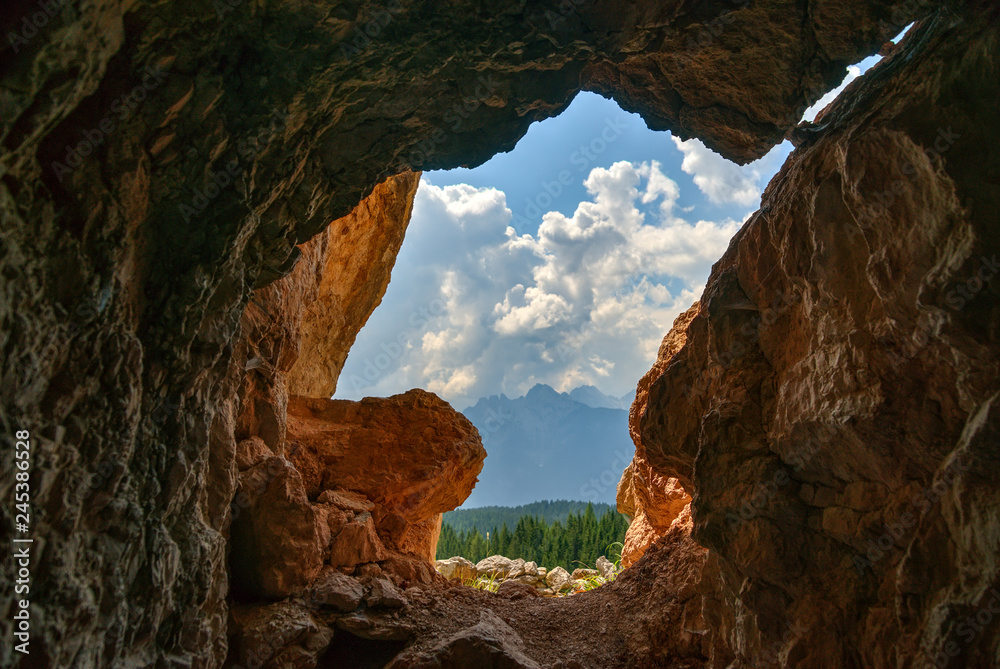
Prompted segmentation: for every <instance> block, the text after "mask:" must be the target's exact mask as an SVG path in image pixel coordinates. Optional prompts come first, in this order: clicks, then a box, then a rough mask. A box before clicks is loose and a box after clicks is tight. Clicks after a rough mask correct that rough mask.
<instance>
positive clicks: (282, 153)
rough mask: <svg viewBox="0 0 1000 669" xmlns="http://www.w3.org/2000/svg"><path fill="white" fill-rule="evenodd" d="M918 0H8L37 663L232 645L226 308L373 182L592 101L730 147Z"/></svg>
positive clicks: (11, 215)
mask: <svg viewBox="0 0 1000 669" xmlns="http://www.w3.org/2000/svg"><path fill="white" fill-rule="evenodd" d="M937 6H938V3H931V2H920V1H918V0H906V1H900V2H868V3H860V2H845V1H838V0H828V1H820V2H812V3H808V4H805V3H788V2H778V1H776V0H766V1H762V2H755V3H741V2H732V1H730V0H726V1H724V2H708V3H701V2H698V3H695V2H671V3H659V2H636V3H630V4H628V5H625V6H621V5H620V3H615V2H611V1H610V0H606V1H597V2H577V1H576V0H570V1H569V2H562V3H555V2H553V3H551V4H546V3H518V2H496V3H488V4H485V5H484V4H473V3H463V2H452V3H434V2H429V1H416V0H413V1H403V0H400V1H399V2H387V3H385V4H384V5H383V4H380V3H375V2H350V3H347V2H329V1H327V2H319V1H314V2H309V1H301V2H273V1H271V2H268V1H259V2H252V3H243V2H239V1H237V0H222V1H220V2H216V3H212V4H204V3H195V2H188V1H184V0H171V1H167V2H151V1H142V0H131V1H125V0H121V1H109V2H100V3H94V2H80V3H55V4H39V5H33V4H30V3H27V2H16V3H14V4H13V5H12V7H11V10H10V11H9V12H6V13H5V15H4V17H3V18H2V19H0V21H2V28H3V30H2V32H3V35H4V37H5V38H4V40H3V41H2V43H0V49H2V51H0V109H2V110H3V113H2V116H0V216H2V225H0V273H2V276H3V282H2V283H0V332H2V334H3V337H2V339H0V347H2V350H3V356H2V362H0V375H2V376H0V378H2V381H3V383H2V384H0V398H2V402H0V423H2V424H3V439H4V440H5V443H6V441H10V440H11V437H12V435H13V434H14V433H15V431H17V430H22V429H23V430H29V431H30V433H31V443H32V449H33V459H32V474H31V489H32V504H33V528H32V533H33V536H34V537H35V541H36V544H35V548H34V550H35V553H34V555H33V570H34V571H33V574H32V576H33V588H32V597H31V600H32V616H33V619H32V620H33V623H32V624H33V637H32V638H33V644H34V645H33V649H32V661H33V662H35V663H38V665H39V666H73V665H74V664H76V665H78V666H103V665H113V664H126V665H141V666H153V665H158V666H216V665H218V664H219V663H220V662H221V661H222V658H223V657H225V654H226V638H225V628H226V618H227V613H226V606H225V604H224V599H225V595H226V589H227V578H226V550H227V546H226V532H227V527H228V522H229V515H230V513H229V510H230V504H231V500H232V498H233V496H234V494H235V492H236V485H237V476H236V466H235V459H236V452H235V446H236V439H235V437H234V435H235V434H236V432H237V430H238V429H240V426H239V425H238V420H237V417H238V415H239V413H240V410H241V387H242V386H243V384H244V382H245V380H246V377H247V374H248V372H254V370H253V369H251V370H248V369H247V368H246V364H247V362H248V361H239V360H238V358H239V356H238V355H237V351H238V350H240V347H242V346H245V345H246V341H245V340H244V339H243V337H244V336H245V335H246V331H245V329H244V325H243V324H241V320H242V319H243V317H244V314H245V313H246V307H247V304H248V303H249V301H250V299H251V295H252V293H253V291H254V290H258V289H262V288H265V287H267V286H268V285H270V284H272V283H273V282H274V281H275V280H277V279H278V278H280V277H282V276H284V275H286V274H288V273H289V272H290V271H291V270H292V269H293V267H294V265H295V262H296V260H298V259H299V252H297V251H296V250H295V249H296V247H297V246H298V245H299V244H301V243H303V242H305V241H307V240H309V239H310V238H312V237H313V236H314V235H316V234H317V233H318V232H320V231H322V230H323V229H325V228H326V227H327V226H328V225H329V224H330V223H331V221H334V220H337V219H340V218H342V217H343V216H346V215H348V214H349V213H350V212H351V211H352V210H353V209H354V207H355V206H356V205H357V204H358V202H359V201H361V200H362V199H363V198H364V197H365V196H367V195H368V194H369V193H371V191H372V189H373V188H374V187H375V186H376V185H377V184H379V183H381V182H383V181H384V180H385V178H387V177H389V176H392V175H395V174H398V173H402V172H406V171H413V170H420V169H428V168H440V167H451V166H456V165H459V164H465V165H474V164H478V163H480V162H482V161H483V160H485V159H486V158H488V157H489V156H490V155H493V154H494V153H496V152H498V151H502V150H507V149H509V148H511V147H512V146H513V145H514V143H515V142H516V141H517V139H518V138H519V137H520V136H522V135H523V134H524V132H525V131H526V129H527V127H528V125H529V124H530V123H531V122H533V121H535V120H539V119H542V118H546V117H549V116H552V115H555V114H557V113H559V112H560V111H562V110H563V109H564V108H565V107H566V106H567V105H568V104H569V102H570V101H571V99H572V96H573V95H574V94H575V93H576V92H577V91H579V90H582V89H588V90H595V91H598V92H602V93H604V94H608V95H614V96H615V97H616V99H617V100H618V101H619V102H620V103H621V104H622V105H623V106H624V107H625V108H626V109H629V110H634V111H638V112H640V113H642V114H643V116H644V118H646V120H647V122H648V123H650V124H651V126H652V127H655V128H658V129H671V130H673V131H675V132H676V133H677V134H678V135H680V136H682V137H688V136H692V135H697V136H699V137H701V138H702V139H703V140H705V142H706V143H707V144H708V145H709V146H711V147H713V148H715V149H717V150H719V151H720V152H722V153H723V154H725V155H727V156H729V157H731V158H733V159H736V160H740V161H746V160H749V159H752V158H754V157H757V156H759V155H761V154H762V153H764V152H765V151H766V150H767V149H768V148H769V147H770V146H771V145H772V144H774V143H775V142H776V141H778V140H779V139H780V138H781V137H782V136H784V134H785V133H786V132H787V131H788V130H789V129H791V128H792V127H793V126H794V125H795V123H796V122H797V119H798V116H799V115H800V113H801V111H802V110H803V109H804V108H805V107H806V106H807V105H808V104H810V103H811V102H813V101H814V100H816V99H818V98H819V97H820V96H821V95H822V94H823V93H824V92H826V90H827V89H829V88H830V87H832V85H833V84H834V83H836V82H835V79H836V78H838V77H839V75H840V74H841V73H842V72H843V66H844V65H845V64H846V63H849V62H854V61H857V60H859V59H860V58H861V57H863V56H864V55H867V54H870V53H872V52H874V51H875V50H876V49H877V48H878V47H879V46H880V45H881V44H882V43H883V42H884V41H885V40H886V38H887V37H889V36H891V35H893V34H895V33H896V32H898V30H899V29H900V28H901V27H902V26H903V25H905V24H906V23H908V22H909V21H910V20H912V19H913V18H916V17H919V16H922V15H926V14H928V13H929V12H931V11H932V10H933V9H935V8H936V7H937ZM970 11H972V10H970ZM848 17H849V18H848ZM956 155H957V154H956ZM983 201H986V200H983ZM966 313H971V312H966ZM351 325H352V326H358V327H359V326H360V324H358V323H352V324H351ZM251 357H256V356H251ZM262 359H263V357H262ZM254 369H257V368H254ZM243 396H244V397H245V394H244V395H243ZM276 429H280V426H279V427H278V428H276ZM12 450H13V449H4V451H3V455H2V458H3V463H4V470H5V471H12V469H13V464H12V462H13V461H12ZM650 462H651V463H652V464H653V465H654V466H655V465H656V463H655V462H654V461H653V460H652V459H651V460H650ZM925 465H926V463H925ZM13 483H14V480H13V478H11V477H5V478H4V479H3V480H0V496H2V497H3V498H4V499H10V498H11V497H12V491H13ZM2 514H3V516H4V523H3V530H2V531H3V532H4V534H5V535H6V534H8V533H9V532H10V528H11V527H12V522H13V518H12V517H11V511H10V508H9V507H6V506H5V507H4V509H3V511H2ZM13 603H14V598H13V593H12V592H11V591H10V590H9V589H6V588H5V589H4V590H3V591H0V610H2V611H5V612H11V611H12V608H11V607H12V606H13ZM10 625H11V616H10V615H5V616H4V617H3V619H2V622H0V632H2V633H3V634H4V635H5V638H9V637H10V632H11V628H10ZM0 652H2V653H4V654H5V655H4V656H3V657H2V658H0V661H2V662H3V663H9V662H11V661H12V660H11V656H10V654H9V653H10V652H11V651H10V649H9V647H7V646H5V647H4V649H3V650H2V651H0Z"/></svg>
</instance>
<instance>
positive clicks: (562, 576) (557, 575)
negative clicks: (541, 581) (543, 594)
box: [545, 567, 573, 591]
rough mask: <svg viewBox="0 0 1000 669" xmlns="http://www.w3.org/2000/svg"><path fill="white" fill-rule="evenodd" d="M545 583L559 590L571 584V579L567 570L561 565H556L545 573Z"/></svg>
mask: <svg viewBox="0 0 1000 669" xmlns="http://www.w3.org/2000/svg"><path fill="white" fill-rule="evenodd" d="M545 583H547V584H548V586H549V587H550V588H552V589H553V590H555V591H559V590H562V589H564V588H568V587H569V586H571V585H572V584H573V580H572V579H571V578H570V576H569V572H568V571H566V570H565V569H563V568H562V567H556V568H555V569H553V570H552V571H550V572H549V573H548V574H546V575H545Z"/></svg>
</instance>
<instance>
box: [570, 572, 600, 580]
mask: <svg viewBox="0 0 1000 669" xmlns="http://www.w3.org/2000/svg"><path fill="white" fill-rule="evenodd" d="M600 575H601V572H599V571H597V570H596V569H574V570H573V573H572V575H571V576H570V578H572V579H573V580H574V581H578V580H581V579H587V578H593V577H595V576H600Z"/></svg>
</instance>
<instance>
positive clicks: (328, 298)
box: [288, 172, 420, 397]
mask: <svg viewBox="0 0 1000 669" xmlns="http://www.w3.org/2000/svg"><path fill="white" fill-rule="evenodd" d="M419 182H420V173H419V172H404V173H403V174H400V175H397V176H395V177H392V178H390V179H387V180H386V181H384V182H382V183H381V184H379V185H378V186H376V187H375V190H373V191H372V193H371V195H369V196H368V197H366V198H365V199H364V200H362V201H361V203H360V204H359V205H358V206H357V207H355V208H354V211H352V212H351V213H350V214H348V215H347V216H344V217H343V218H341V219H338V220H336V221H334V222H333V223H332V224H331V225H330V227H328V228H327V229H326V230H325V231H324V232H323V233H321V234H319V235H317V236H316V237H314V238H313V239H312V240H310V242H309V243H308V244H309V246H310V247H311V248H310V250H309V251H307V253H312V254H314V255H315V260H314V261H313V262H311V263H309V264H308V270H306V269H304V270H303V272H305V271H309V272H313V273H314V274H313V276H316V277H318V278H319V283H318V286H317V288H316V293H315V299H314V300H311V301H309V302H308V303H307V304H306V305H305V309H304V310H303V311H302V312H300V314H299V316H300V317H301V319H302V326H301V329H300V335H301V338H302V342H301V346H300V348H299V351H298V358H297V359H296V361H295V363H294V364H293V365H292V367H291V369H290V370H289V371H288V391H289V393H292V394H295V395H305V396H307V397H330V396H331V395H333V393H334V391H335V390H336V389H337V378H338V377H339V376H340V370H341V369H343V367H344V361H345V360H347V351H348V350H349V349H350V348H351V345H352V344H353V343H354V338H355V337H356V336H357V334H358V332H359V331H360V330H361V327H362V326H363V325H364V324H365V323H366V322H367V321H368V317H369V316H370V315H371V313H372V311H374V309H375V307H377V306H378V305H379V303H380V302H381V301H382V296H383V295H384V294H385V289H386V287H387V286H388V285H389V274H390V272H391V270H392V266H393V264H394V263H395V262H396V254H397V253H398V252H399V247H400V245H401V244H402V243H403V233H405V232H406V226H407V224H408V223H409V221H410V212H411V211H412V209H413V197H414V195H415V194H416V192H417V184H418V183H419ZM300 264H301V261H300ZM296 269H298V268H296Z"/></svg>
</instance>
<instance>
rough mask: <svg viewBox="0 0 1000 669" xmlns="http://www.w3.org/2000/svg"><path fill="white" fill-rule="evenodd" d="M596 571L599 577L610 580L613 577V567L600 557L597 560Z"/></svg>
mask: <svg viewBox="0 0 1000 669" xmlns="http://www.w3.org/2000/svg"><path fill="white" fill-rule="evenodd" d="M597 571H599V572H601V576H603V577H604V578H606V579H609V580H610V579H612V578H614V576H615V565H614V564H613V563H612V562H611V560H609V559H608V558H606V557H604V556H603V555H602V556H601V557H599V558H597Z"/></svg>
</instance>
